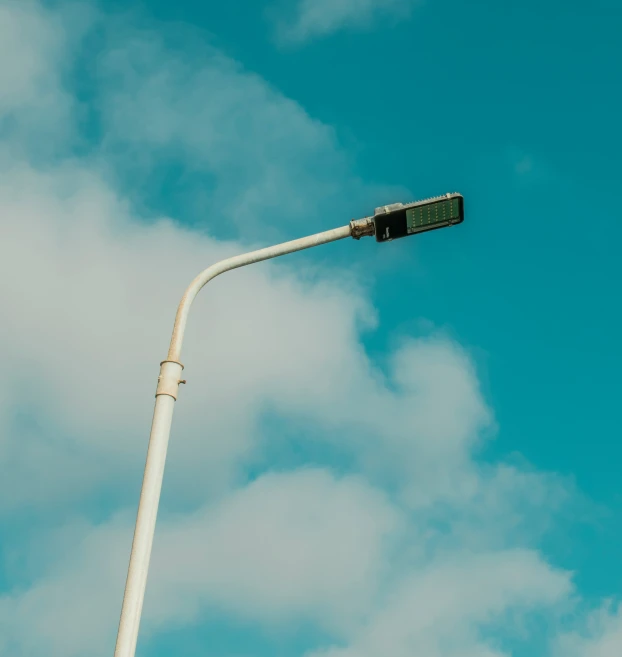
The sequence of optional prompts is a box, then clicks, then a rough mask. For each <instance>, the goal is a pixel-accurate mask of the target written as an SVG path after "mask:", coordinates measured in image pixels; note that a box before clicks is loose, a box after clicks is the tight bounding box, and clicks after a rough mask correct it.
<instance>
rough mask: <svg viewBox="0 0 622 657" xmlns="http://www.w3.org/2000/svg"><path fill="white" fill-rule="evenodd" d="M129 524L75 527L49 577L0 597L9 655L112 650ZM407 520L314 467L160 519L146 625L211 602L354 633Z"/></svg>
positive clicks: (364, 489)
mask: <svg viewBox="0 0 622 657" xmlns="http://www.w3.org/2000/svg"><path fill="white" fill-rule="evenodd" d="M130 520H131V518H128V517H127V516H122V517H117V518H115V519H113V520H112V521H110V522H109V523H107V524H104V525H102V526H99V527H81V528H79V529H80V530H81V535H80V531H78V532H77V531H76V527H75V526H73V525H70V526H68V527H67V528H66V529H65V530H64V532H63V533H64V534H66V538H64V540H62V536H61V538H60V539H59V538H56V543H58V542H59V541H61V542H62V543H64V546H65V548H66V549H67V552H66V553H64V554H63V552H62V551H61V554H63V556H62V557H61V558H59V559H58V560H57V562H56V563H55V564H52V567H51V573H50V574H49V575H48V576H46V577H44V578H43V579H41V580H39V581H37V582H36V584H35V585H34V586H32V587H31V588H30V589H28V590H26V591H17V592H15V593H13V594H11V595H9V596H5V597H4V598H0V629H2V633H1V635H2V636H3V637H4V641H5V646H4V652H1V651H0V654H7V655H9V654H10V655H12V657H16V656H17V655H22V654H24V655H26V654H27V655H46V657H53V656H56V655H59V656H60V655H63V656H64V657H72V656H74V655H82V654H85V653H86V652H88V654H89V655H93V656H95V655H99V654H106V653H107V652H108V653H109V652H110V649H111V645H110V644H111V641H112V640H113V636H114V629H115V627H114V623H115V621H116V615H117V613H118V606H119V603H120V595H121V592H122V584H123V579H122V577H123V575H124V573H125V566H126V558H127V551H128V549H129V544H130V531H129V530H130V525H129V521H130ZM400 525H401V518H400V515H399V513H398V512H397V511H396V510H395V509H394V508H393V507H392V506H391V505H390V504H389V502H388V500H387V499H386V497H385V495H384V494H383V493H381V492H379V491H376V490H374V489H372V488H370V487H369V486H368V485H367V484H366V483H365V482H364V481H362V480H358V479H356V478H352V477H347V478H344V479H336V478H335V477H334V476H333V475H331V474H330V473H329V472H327V471H324V470H317V469H316V470H307V471H300V472H290V473H283V474H268V475H264V476H263V477H261V478H260V479H258V480H256V481H255V482H253V483H251V484H250V485H248V486H247V487H246V488H244V489H241V490H238V491H237V492H236V493H234V494H232V495H231V496H229V497H227V498H225V499H223V500H222V501H221V502H219V503H218V504H216V505H212V506H206V507H204V508H202V509H200V510H198V511H197V512H195V513H193V514H191V515H186V516H182V517H180V518H178V519H169V520H165V521H163V522H161V523H160V526H159V528H158V533H157V541H156V545H155V547H154V556H153V569H152V571H153V577H152V578H151V581H150V585H149V593H148V596H147V601H146V604H145V612H144V620H145V623H144V626H145V630H146V631H147V633H149V631H154V630H155V629H159V628H161V627H162V626H169V625H171V624H179V623H188V622H189V621H192V620H195V619H197V618H199V619H200V618H201V614H202V612H204V611H205V609H206V608H210V607H218V608H220V609H225V610H228V611H230V612H231V611H232V612H236V613H238V614H242V615H244V616H246V617H247V618H250V619H254V620H262V621H268V622H274V621H278V622H283V621H284V620H291V619H300V618H301V617H302V618H306V619H308V620H317V621H318V622H321V623H322V624H323V625H325V626H326V627H328V628H331V629H335V628H343V627H347V626H349V625H351V624H352V623H353V619H354V618H356V616H357V614H358V615H360V614H362V613H364V612H366V611H367V609H368V607H369V606H370V604H371V602H372V600H373V595H374V593H375V589H376V587H377V586H378V585H379V583H380V579H381V576H382V575H383V574H384V570H386V568H387V566H388V564H387V561H386V559H387V555H388V547H389V545H390V542H389V538H390V536H391V534H394V533H395V532H396V530H399V527H400ZM69 627H71V630H70V631H68V628H69ZM1 646H2V644H1V643H0V647H1Z"/></svg>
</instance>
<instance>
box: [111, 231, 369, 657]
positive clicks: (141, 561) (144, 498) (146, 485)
mask: <svg viewBox="0 0 622 657" xmlns="http://www.w3.org/2000/svg"><path fill="white" fill-rule="evenodd" d="M373 234H374V224H373V220H372V219H371V218H367V219H359V220H356V221H352V222H351V223H350V224H349V225H347V226H343V227H342V228H335V229H333V230H327V231H325V232H323V233H317V234H315V235H310V236H308V237H303V238H302V239H298V240H293V241H291V242H285V243H283V244H277V245H276V246H270V247H268V248H265V249H259V250H258V251H252V252H250V253H245V254H243V255H238V256H234V257H233V258H227V259H226V260H222V261H221V262H218V263H216V264H215V265H212V266H211V267H208V268H207V269H205V270H204V271H203V272H201V273H200V274H199V275H198V276H197V277H196V278H195V279H194V280H193V281H192V283H190V285H189V286H188V288H187V289H186V292H185V294H184V296H183V298H182V300H181V303H180V304H179V307H178V309H177V315H176V317H175V325H174V328H173V336H172V338H171V344H170V347H169V350H168V355H167V357H166V360H164V361H162V363H161V364H160V376H159V377H158V386H157V389H156V402H155V409H154V411H153V422H152V424H151V435H150V438H149V449H148V451H147V462H146V464H145V473H144V476H143V485H142V489H141V492H140V501H139V504H138V515H137V518H136V527H135V529H134V540H133V542H132V552H131V554H130V565H129V569H128V573H127V580H126V584H125V593H124V596H123V607H122V609H121V620H120V622H119V631H118V634H117V643H116V647H115V651H114V657H134V654H135V652H136V641H137V638H138V629H139V625H140V617H141V613H142V607H143V600H144V597H145V588H146V586H147V573H148V570H149V560H150V558H151V547H152V545H153V535H154V532H155V525H156V517H157V514H158V504H159V501H160V491H161V489H162V478H163V476H164V463H165V461H166V451H167V447H168V440H169V435H170V431H171V422H172V419H173V409H174V406H175V400H176V399H177V392H178V388H179V384H180V383H185V381H183V380H182V378H181V373H182V370H183V365H182V364H181V362H180V357H181V347H182V343H183V339H184V333H185V330H186V324H187V321H188V313H189V312H190V306H191V305H192V302H193V301H194V299H195V297H196V296H197V294H198V293H199V291H200V290H201V288H202V287H203V286H204V285H205V284H206V283H208V282H209V281H211V280H212V279H213V278H216V276H218V275H219V274H224V273H225V272H227V271H230V270H232V269H237V268H238V267H244V266H246V265H251V264H253V263H255V262H261V261H262V260H269V259H271V258H276V257H278V256H282V255H286V254H288V253H294V252H295V251H302V250H303V249H310V248H311V247H314V246H319V245H320V244H328V243H329V242H335V241H337V240H341V239H343V238H345V237H354V238H355V239H359V238H360V237H363V236H364V235H373Z"/></svg>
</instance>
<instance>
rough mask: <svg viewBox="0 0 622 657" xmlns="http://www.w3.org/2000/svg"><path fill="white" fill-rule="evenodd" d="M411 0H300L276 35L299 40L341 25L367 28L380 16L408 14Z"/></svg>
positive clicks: (321, 33) (338, 27)
mask: <svg viewBox="0 0 622 657" xmlns="http://www.w3.org/2000/svg"><path fill="white" fill-rule="evenodd" d="M413 4H414V0H299V2H298V5H297V7H296V14H295V17H294V19H293V20H292V21H291V22H289V23H284V22H279V23H278V32H277V34H278V37H279V39H280V40H281V41H283V42H285V43H287V42H290V43H300V42H303V41H308V40H310V39H313V38H317V37H322V36H325V35H328V34H332V33H334V32H337V31H339V30H342V29H351V28H354V29H361V28H368V27H370V26H372V25H373V24H375V23H376V21H377V20H378V19H379V18H382V17H386V16H391V17H394V18H405V17H407V16H408V14H409V12H410V9H411V8H412V6H413Z"/></svg>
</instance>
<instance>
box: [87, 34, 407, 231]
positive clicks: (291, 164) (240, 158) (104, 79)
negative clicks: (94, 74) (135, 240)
mask: <svg viewBox="0 0 622 657" xmlns="http://www.w3.org/2000/svg"><path fill="white" fill-rule="evenodd" d="M168 32H169V33H168V34H167V37H168V39H169V41H165V40H164V39H163V38H162V37H161V36H160V35H158V34H154V33H153V32H148V31H147V32H140V31H137V30H135V31H128V30H127V28H123V27H122V26H119V25H118V24H117V23H114V24H113V28H111V29H109V34H110V37H109V39H110V49H109V51H108V52H107V53H106V55H105V56H103V57H101V58H100V67H99V72H100V84H101V85H102V89H103V95H102V101H101V107H102V111H101V118H102V125H103V129H104V131H105V140H104V153H105V162H107V163H108V165H109V164H110V162H113V163H114V167H113V169H114V170H116V171H117V174H118V172H119V171H120V172H121V175H118V176H117V178H116V183H117V184H123V181H124V180H129V181H130V182H131V184H132V185H136V184H138V185H140V186H142V187H143V188H149V186H150V184H151V182H150V181H151V176H153V175H154V170H155V171H157V167H158V165H159V163H160V162H162V161H166V162H168V163H169V164H170V163H171V162H175V163H177V164H178V165H179V166H180V168H181V170H182V172H183V173H182V174H181V175H180V177H179V180H178V181H177V183H176V185H177V186H178V187H180V188H181V189H183V199H180V204H181V205H182V206H183V207H184V208H185V210H186V211H187V212H188V213H190V214H191V215H192V216H193V217H197V218H198V217H200V218H204V217H209V218H210V219H211V222H210V227H211V229H212V231H214V232H215V233H216V234H217V235H219V234H220V235H222V234H223V231H226V230H230V228H231V227H235V228H237V229H238V230H239V231H240V233H241V234H243V235H244V236H245V239H261V240H262V241H263V240H266V239H278V235H279V230H285V231H286V232H288V233H289V234H293V233H294V232H295V234H296V236H299V234H301V232H304V231H307V232H309V231H318V230H320V229H322V228H333V227H334V226H335V225H338V224H339V222H341V223H346V222H347V221H349V219H350V218H351V217H352V216H367V215H368V214H369V213H370V212H372V210H373V208H374V207H375V206H376V205H379V204H380V203H384V202H386V201H384V200H381V199H389V198H398V197H400V196H402V197H403V196H404V195H407V194H406V193H405V191H404V190H403V189H397V188H395V187H390V186H387V185H375V184H370V183H366V184H363V182H362V181H361V180H360V179H359V178H358V177H357V176H356V175H355V174H354V173H353V171H352V167H351V162H349V160H348V157H347V155H346V153H345V152H344V151H343V150H342V149H340V148H339V144H338V139H337V136H336V135H335V134H334V131H333V130H332V128H330V127H329V126H327V125H326V124H323V123H321V122H320V121H318V120H316V119H314V118H312V117H310V116H309V115H308V114H307V113H306V111H305V110H304V108H302V107H301V106H300V105H299V104H298V103H296V102H295V101H293V100H291V99H289V98H286V97H284V96H283V95H282V94H281V93H280V92H279V91H278V90H276V89H274V88H273V87H272V86H271V85H269V84H268V83H267V82H266V81H265V80H263V79H262V78H261V77H259V76H258V75H256V74H254V73H252V72H250V71H247V70H244V68H243V67H242V66H240V64H239V63H238V62H236V61H234V60H232V59H230V58H229V57H227V56H226V55H224V54H223V53H222V52H220V51H217V50H214V49H213V48H210V47H209V45H205V44H204V43H201V44H200V45H197V46H194V47H190V48H189V49H188V48H186V49H185V50H183V49H181V48H179V47H178V46H177V45H176V43H177V41H178V40H182V41H183V42H184V43H185V44H188V43H191V44H193V43H195V41H196V40H195V39H193V35H192V33H191V32H190V31H189V30H187V29H183V28H179V27H178V28H175V29H173V28H171V29H170V30H169V31H168ZM170 41H172V43H170ZM125 189H127V191H128V193H131V190H130V188H129V187H128V188H125ZM187 197H191V198H192V199H193V200H192V202H190V201H188V200H187ZM340 217H342V218H341V219H340ZM311 221H312V222H313V223H310V222H311ZM292 227H295V228H294V231H292Z"/></svg>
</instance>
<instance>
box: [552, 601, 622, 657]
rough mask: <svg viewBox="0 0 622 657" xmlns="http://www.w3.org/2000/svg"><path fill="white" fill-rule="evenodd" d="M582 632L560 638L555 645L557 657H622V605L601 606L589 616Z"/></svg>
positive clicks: (570, 633) (573, 632)
mask: <svg viewBox="0 0 622 657" xmlns="http://www.w3.org/2000/svg"><path fill="white" fill-rule="evenodd" d="M583 625H584V627H583V628H582V631H571V632H568V633H567V634H563V635H562V636H561V637H559V639H558V640H557V641H556V642H555V646H554V654H555V655H558V656H559V657H618V656H619V655H621V654H622V605H620V604H618V605H617V606H616V605H615V604H612V603H607V604H605V605H603V607H602V608H601V609H598V610H596V611H594V612H592V613H591V614H588V616H587V618H586V619H585V622H584V623H583Z"/></svg>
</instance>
